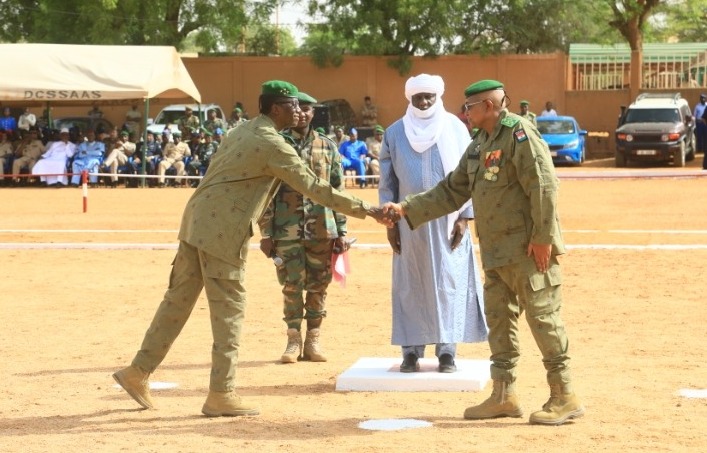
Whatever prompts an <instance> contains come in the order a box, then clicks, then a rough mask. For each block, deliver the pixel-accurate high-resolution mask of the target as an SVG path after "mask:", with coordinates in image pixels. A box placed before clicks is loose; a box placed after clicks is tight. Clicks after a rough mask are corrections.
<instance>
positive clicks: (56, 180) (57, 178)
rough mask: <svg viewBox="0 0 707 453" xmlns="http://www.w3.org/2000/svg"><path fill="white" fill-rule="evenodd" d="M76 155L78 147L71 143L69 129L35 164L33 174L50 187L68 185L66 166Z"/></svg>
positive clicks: (60, 133) (61, 134) (65, 129)
mask: <svg viewBox="0 0 707 453" xmlns="http://www.w3.org/2000/svg"><path fill="white" fill-rule="evenodd" d="M74 154H76V145H75V144H73V143H71V142H70V141H69V129H68V128H63V129H62V130H61V131H60V132H59V140H57V141H54V142H52V143H51V144H49V146H48V148H47V150H46V151H45V152H44V154H42V158H41V159H39V160H38V161H37V163H36V164H34V167H33V168H32V174H33V175H38V176H39V179H40V180H41V181H42V182H46V184H47V186H50V187H62V186H66V185H67V182H68V181H67V180H68V178H67V176H66V164H67V162H68V161H69V159H70V158H71V157H73V156H74Z"/></svg>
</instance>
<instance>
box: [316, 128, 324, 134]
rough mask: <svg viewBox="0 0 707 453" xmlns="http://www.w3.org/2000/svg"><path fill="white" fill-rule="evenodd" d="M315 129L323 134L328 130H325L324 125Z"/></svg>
mask: <svg viewBox="0 0 707 453" xmlns="http://www.w3.org/2000/svg"><path fill="white" fill-rule="evenodd" d="M314 130H315V131H317V132H319V133H320V134H322V135H326V131H325V130H324V128H323V127H318V128H316V129H314Z"/></svg>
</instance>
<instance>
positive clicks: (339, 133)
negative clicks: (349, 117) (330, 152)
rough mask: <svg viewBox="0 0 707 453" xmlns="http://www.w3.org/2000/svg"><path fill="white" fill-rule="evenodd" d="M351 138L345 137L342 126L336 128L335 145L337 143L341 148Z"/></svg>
mask: <svg viewBox="0 0 707 453" xmlns="http://www.w3.org/2000/svg"><path fill="white" fill-rule="evenodd" d="M348 139H349V138H348V137H347V136H346V135H344V128H343V127H341V126H336V127H335V128H334V143H336V146H338V147H339V148H341V144H342V143H344V142H346V140H348Z"/></svg>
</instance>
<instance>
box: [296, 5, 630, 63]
mask: <svg viewBox="0 0 707 453" xmlns="http://www.w3.org/2000/svg"><path fill="white" fill-rule="evenodd" d="M308 5H309V12H310V14H311V16H312V17H314V18H315V21H314V23H313V24H310V26H309V28H308V30H309V36H308V38H307V39H306V41H305V44H304V46H303V50H305V51H306V52H309V53H310V54H311V55H312V56H313V59H314V61H315V63H317V64H319V65H326V64H341V61H342V58H343V57H342V55H346V54H349V55H385V56H390V57H392V58H391V60H390V62H391V64H392V65H393V66H394V67H396V68H398V70H399V71H400V72H401V73H405V72H406V71H407V70H408V69H409V67H410V57H411V56H415V55H417V56H428V57H435V56H437V55H442V54H450V53H451V54H468V53H481V54H491V53H503V52H512V53H532V52H552V51H557V50H567V49H568V48H569V43H570V42H576V39H577V38H581V40H582V41H584V42H587V41H589V42H600V41H602V40H605V39H607V35H610V34H607V30H608V29H609V27H608V26H607V25H606V24H605V23H604V25H603V26H602V25H597V24H601V23H602V20H601V18H602V17H606V15H608V14H610V11H609V9H608V6H607V5H606V4H601V3H599V5H598V6H597V2H581V1H580V2H578V1H574V0H465V1H461V0H448V1H444V2H441V1H439V0H356V1H351V0H308ZM602 14H603V16H602ZM604 22H605V21H604ZM617 36H618V35H614V38H616V37H617Z"/></svg>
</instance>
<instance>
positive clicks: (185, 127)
mask: <svg viewBox="0 0 707 453" xmlns="http://www.w3.org/2000/svg"><path fill="white" fill-rule="evenodd" d="M200 125H201V123H199V118H198V117H197V116H196V115H194V112H193V111H192V109H191V107H185V108H184V116H183V117H181V118H180V119H179V123H178V124H177V127H179V130H180V131H181V132H182V136H183V137H191V133H192V132H194V131H196V132H198V131H199V126H200Z"/></svg>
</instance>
